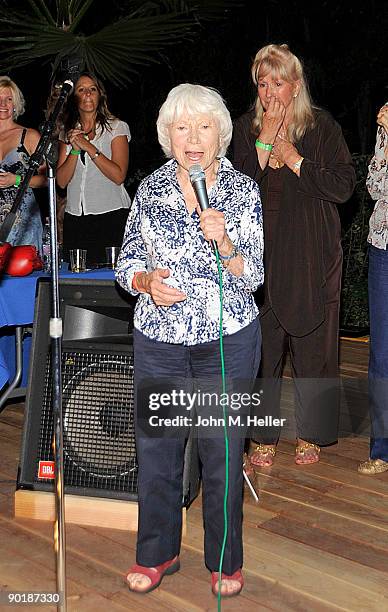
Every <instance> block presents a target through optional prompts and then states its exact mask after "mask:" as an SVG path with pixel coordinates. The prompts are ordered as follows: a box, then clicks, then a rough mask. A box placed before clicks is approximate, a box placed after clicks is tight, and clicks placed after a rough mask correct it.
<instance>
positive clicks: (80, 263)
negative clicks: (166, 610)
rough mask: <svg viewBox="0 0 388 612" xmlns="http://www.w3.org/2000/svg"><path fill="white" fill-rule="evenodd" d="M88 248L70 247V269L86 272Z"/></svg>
mask: <svg viewBox="0 0 388 612" xmlns="http://www.w3.org/2000/svg"><path fill="white" fill-rule="evenodd" d="M86 253H87V251H86V249H70V270H71V271H72V272H76V273H78V272H86Z"/></svg>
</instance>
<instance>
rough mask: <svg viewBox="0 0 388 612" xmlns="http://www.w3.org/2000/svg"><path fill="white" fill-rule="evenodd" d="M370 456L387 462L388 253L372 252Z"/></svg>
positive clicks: (370, 290) (370, 263)
mask: <svg viewBox="0 0 388 612" xmlns="http://www.w3.org/2000/svg"><path fill="white" fill-rule="evenodd" d="M368 292H369V322H370V356H369V371H368V378H369V404H370V414H371V422H372V423H371V425H372V432H371V441H370V456H371V458H372V459H382V460H383V461H388V250H384V249H377V248H376V247H374V246H370V248H369V272H368Z"/></svg>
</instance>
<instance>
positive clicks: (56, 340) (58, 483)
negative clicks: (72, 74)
mask: <svg viewBox="0 0 388 612" xmlns="http://www.w3.org/2000/svg"><path fill="white" fill-rule="evenodd" d="M72 89H73V83H72V82H71V81H65V83H64V84H63V85H62V90H61V93H60V94H59V96H58V99H57V102H56V104H55V107H54V110H53V111H52V113H51V115H50V117H49V118H48V119H47V120H46V121H45V123H44V124H43V127H42V135H41V137H40V140H39V143H38V146H37V148H36V151H35V153H33V155H32V156H31V158H30V162H29V168H28V170H27V173H26V175H25V177H24V179H23V182H22V184H21V185H20V188H19V190H18V193H17V196H16V198H15V201H14V203H13V205H12V208H11V210H10V212H9V214H8V215H7V217H6V218H5V220H4V223H3V225H2V227H1V228H0V241H4V240H6V239H7V237H8V234H9V232H10V231H11V229H12V226H13V224H14V222H15V220H16V213H17V211H18V208H19V206H20V203H21V201H22V199H23V195H24V193H25V191H26V189H27V187H28V184H29V181H30V179H31V177H32V175H33V174H34V172H35V170H36V169H37V168H39V166H40V165H41V164H42V160H43V157H44V156H45V159H46V163H47V170H48V192H49V213H50V238H51V240H50V243H51V317H50V326H49V333H50V342H51V364H52V398H53V399H52V406H53V451H54V461H55V510H56V515H55V523H54V548H55V553H56V570H57V572H56V573H57V593H58V594H59V602H58V605H57V610H60V611H61V612H66V542H65V503H64V469H63V415H62V319H61V318H60V308H59V266H58V239H57V214H56V189H55V167H56V164H57V161H58V147H57V146H56V145H57V143H53V141H52V139H51V136H52V133H53V130H54V127H55V124H56V120H57V118H58V115H59V113H60V111H61V109H62V106H63V105H64V103H65V100H66V98H67V96H68V94H69V93H70V92H71V91H72Z"/></svg>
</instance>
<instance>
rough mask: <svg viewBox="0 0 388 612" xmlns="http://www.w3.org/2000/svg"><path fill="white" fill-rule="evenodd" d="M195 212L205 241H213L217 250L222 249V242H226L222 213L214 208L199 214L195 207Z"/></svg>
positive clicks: (198, 209)
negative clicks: (198, 216) (198, 217)
mask: <svg viewBox="0 0 388 612" xmlns="http://www.w3.org/2000/svg"><path fill="white" fill-rule="evenodd" d="M197 212H198V214H199V215H200V227H201V230H202V232H203V235H204V236H205V238H206V240H208V241H209V242H210V240H215V241H216V242H217V246H218V248H219V249H222V247H223V245H224V242H225V241H226V240H228V237H227V234H226V231H225V217H224V213H222V212H220V211H219V210H214V208H207V209H206V210H204V211H202V212H201V209H200V208H199V207H197Z"/></svg>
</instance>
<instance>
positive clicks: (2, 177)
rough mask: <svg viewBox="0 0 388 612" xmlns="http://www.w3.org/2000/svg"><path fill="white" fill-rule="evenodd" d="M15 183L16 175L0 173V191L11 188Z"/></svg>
mask: <svg viewBox="0 0 388 612" xmlns="http://www.w3.org/2000/svg"><path fill="white" fill-rule="evenodd" d="M15 181H16V174H12V173H11V172H0V189H7V188H8V187H13V186H14V184H15Z"/></svg>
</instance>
